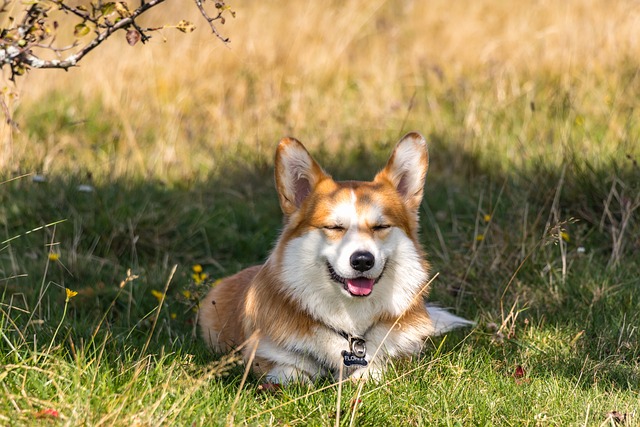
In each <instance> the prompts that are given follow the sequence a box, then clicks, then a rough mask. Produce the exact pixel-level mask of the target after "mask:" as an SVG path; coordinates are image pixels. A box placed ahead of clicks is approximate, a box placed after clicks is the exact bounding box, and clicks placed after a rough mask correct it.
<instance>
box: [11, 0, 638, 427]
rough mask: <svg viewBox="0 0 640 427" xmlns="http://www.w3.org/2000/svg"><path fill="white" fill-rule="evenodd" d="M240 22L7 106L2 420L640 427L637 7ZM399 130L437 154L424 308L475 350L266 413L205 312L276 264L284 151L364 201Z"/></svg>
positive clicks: (492, 5)
mask: <svg viewBox="0 0 640 427" xmlns="http://www.w3.org/2000/svg"><path fill="white" fill-rule="evenodd" d="M172 7H175V9H171V8H172ZM236 10H237V12H238V17H237V18H236V19H235V20H230V21H229V22H228V23H227V27H226V28H225V30H226V31H228V35H229V36H230V37H231V38H232V45H231V46H232V47H231V48H230V49H227V48H225V47H223V46H221V45H220V44H219V43H217V42H216V41H215V40H212V39H211V36H210V34H208V33H207V32H206V31H204V30H203V29H202V28H201V29H200V30H198V31H196V32H195V33H193V34H191V35H188V36H187V35H182V34H178V33H175V34H174V32H171V31H168V30H165V31H163V33H162V34H157V35H156V37H154V39H153V40H152V42H151V44H150V45H148V46H144V47H142V46H136V47H134V48H129V47H128V45H127V46H126V50H125V51H124V54H123V47H122V43H123V42H122V40H120V41H119V40H117V39H116V40H111V41H109V42H108V43H107V44H106V45H105V46H104V48H103V49H102V50H101V51H100V52H101V53H98V51H96V52H95V54H92V55H90V56H89V57H87V58H86V62H83V64H82V66H81V67H80V68H78V69H74V70H70V71H69V72H68V73H64V74H63V73H56V72H53V71H51V72H47V71H41V72H38V71H33V72H31V73H30V74H29V75H28V76H27V77H26V78H24V79H23V80H21V81H20V82H19V83H18V86H17V87H12V86H8V89H7V92H15V93H18V94H19V95H20V97H19V98H15V97H7V98H6V99H7V102H8V103H9V104H10V106H11V107H12V108H13V109H14V110H15V113H14V119H15V120H16V121H17V122H18V123H19V124H20V126H21V129H20V131H19V132H15V131H14V132H11V133H10V132H9V129H8V128H3V132H4V133H3V135H4V137H3V138H2V142H1V143H0V144H2V145H0V148H1V149H2V153H3V154H2V155H0V162H3V166H4V168H3V169H2V172H1V176H0V182H2V184H0V224H1V225H2V233H1V234H0V242H2V243H0V294H1V297H0V387H1V388H2V393H0V407H1V408H5V409H1V410H0V424H8V425H35V424H40V423H43V422H48V423H49V424H64V425H78V424H88V425H127V426H130V425H140V426H142V425H158V424H167V425H190V424H194V425H210V424H214V425H223V424H249V425H331V424H335V423H336V422H339V423H340V424H341V425H363V426H364V425H400V424H402V425H594V426H599V425H612V424H614V423H616V422H617V421H615V420H616V419H618V420H619V419H620V418H621V417H622V416H625V417H626V418H625V419H626V422H627V424H628V425H634V424H637V423H638V419H639V418H638V417H639V416H640V415H639V414H638V411H639V409H640V407H639V405H638V401H640V396H639V390H640V366H639V364H638V363H639V362H638V361H639V360H640V339H639V337H638V327H637V325H639V324H640V315H639V314H638V313H640V301H639V299H638V292H637V289H638V285H639V284H640V281H639V279H638V277H640V263H639V261H638V259H639V258H638V253H639V252H640V240H639V239H638V236H640V221H639V216H638V212H639V204H640V196H638V195H639V194H640V169H639V167H638V165H637V162H638V159H640V143H639V138H640V122H639V121H638V119H637V117H636V116H637V111H636V109H637V107H636V101H635V100H637V98H638V96H640V79H639V78H638V74H637V67H636V66H635V62H634V61H633V60H632V59H631V58H636V57H638V54H639V53H640V52H638V45H637V43H636V42H635V40H639V39H640V38H639V37H638V28H637V25H634V22H636V20H637V16H638V15H637V11H636V10H635V9H633V8H632V6H631V5H630V4H627V3H626V2H616V3H615V4H610V3H608V2H604V1H597V0H590V1H586V2H570V3H566V4H565V3H562V4H561V3H556V2H545V1H543V2H536V3H535V4H529V3H527V2H520V3H517V4H511V3H504V2H498V1H492V0H483V1H479V2H474V3H473V4H466V3H460V4H457V3H455V4H453V5H452V4H451V3H450V2H444V1H433V2H429V3H428V4H427V3H425V4H423V3H419V2H418V3H406V4H403V5H402V6H399V5H398V4H395V3H393V2H381V3H374V2H349V3H347V4H342V3H341V4H337V3H336V4H331V5H328V6H327V5H323V6H322V7H321V6H320V5H319V4H316V3H312V2H308V3H304V2H276V3H273V4H272V5H266V4H262V3H256V4H246V5H244V4H243V5H239V7H238V8H237V9H236ZM163 13H164V14H162V13H161V14H158V15H156V16H155V17H154V19H155V20H156V21H158V20H159V21H162V22H165V21H167V22H168V21H170V20H171V19H173V18H174V17H176V16H179V17H180V19H182V18H183V17H184V18H185V19H191V20H192V21H194V22H196V23H198V22H199V21H198V19H199V18H198V17H197V11H195V8H194V11H189V10H188V8H183V9H178V6H172V5H170V4H169V5H166V8H165V9H164V12H163ZM192 15H193V16H192ZM145 25H146V24H145ZM203 27H204V26H203ZM329 29H330V30H329ZM163 38H166V43H163ZM105 64H108V66H105ZM185 64H186V65H188V66H185ZM411 129H416V130H420V131H422V132H424V133H425V135H426V136H427V137H428V140H429V145H430V159H431V166H430V171H429V176H428V179H427V187H426V192H425V201H424V203H423V206H422V212H421V226H422V233H421V240H422V242H423V244H424V245H425V247H426V249H427V252H428V254H429V259H430V261H431V263H432V265H433V270H434V272H438V273H439V276H438V278H437V279H436V281H435V283H434V287H433V290H432V292H431V295H430V299H431V300H434V301H438V302H440V303H441V304H443V305H444V306H447V307H451V308H452V309H453V310H454V311H456V312H457V313H458V314H460V315H462V316H465V317H469V318H472V319H475V320H476V321H478V327H477V328H476V329H474V330H470V331H458V332H455V333H452V334H449V335H448V336H446V337H444V338H434V339H433V340H430V341H429V342H427V343H425V347H424V351H423V352H422V354H421V356H420V357H419V358H416V359H415V360H412V361H402V362H398V363H397V364H396V365H394V366H392V367H390V368H389V371H388V373H387V376H386V378H385V381H384V382H383V383H381V384H374V383H368V384H365V385H362V386H358V385H353V384H350V383H345V384H341V385H340V386H338V385H336V384H331V383H329V382H323V383H320V384H317V385H316V386H315V387H314V388H313V389H307V388H305V387H301V386H293V387H290V388H287V389H285V390H283V391H282V392H281V393H277V394H265V393H260V392H259V391H258V384H259V383H260V381H259V379H257V378H254V377H251V376H249V378H248V379H247V381H245V382H243V381H242V376H243V373H244V367H243V366H242V364H241V363H240V362H239V360H238V359H237V358H236V357H234V356H233V355H231V356H228V357H221V356H212V355H211V354H209V353H208V351H207V350H206V349H205V348H204V346H203V344H202V343H201V342H200V341H199V340H198V338H197V337H196V336H195V335H194V320H195V312H194V309H195V307H196V303H197V300H198V297H199V296H200V295H202V294H203V293H204V292H205V291H206V289H207V288H208V285H210V284H212V283H214V282H215V280H216V279H218V278H220V277H224V276H225V275H228V274H231V273H234V272H236V271H238V270H239V269H241V268H243V267H246V266H249V265H252V264H255V263H260V262H261V261H262V260H264V258H265V257H266V256H267V254H268V252H269V250H270V248H271V247H272V245H273V242H274V240H275V238H276V236H277V234H278V231H279V228H280V226H281V218H280V213H279V207H278V204H277V196H276V193H275V190H274V188H273V184H272V156H273V151H274V147H275V142H276V141H277V140H278V139H279V138H280V137H282V136H284V135H293V136H296V137H298V138H299V139H301V140H302V141H303V142H305V143H307V144H308V145H309V148H310V149H311V151H312V152H313V154H314V155H315V156H316V157H317V158H318V160H320V162H321V163H322V164H323V165H325V166H326V168H327V169H328V170H329V171H330V172H331V173H333V174H334V176H335V177H336V178H340V179H350V178H355V179H369V178H371V177H372V176H373V174H374V173H375V171H376V170H377V169H378V168H379V167H381V166H382V165H383V164H384V162H385V160H386V157H387V156H388V154H389V152H390V149H391V147H392V146H393V144H394V143H395V141H396V140H397V139H398V137H399V136H400V135H401V134H402V133H404V132H405V131H408V130H411ZM24 174H26V175H25V176H23V175H24ZM34 174H41V175H42V176H43V177H44V178H45V179H46V181H45V182H40V180H39V179H35V180H34ZM80 185H84V186H90V187H88V188H90V189H92V190H93V191H90V192H85V191H80V190H79V188H80V187H79V186H80ZM86 188H87V187H85V189H86ZM196 264H198V265H202V266H203V267H204V273H206V274H207V275H208V277H207V278H206V280H205V283H200V279H202V277H200V276H196V278H194V271H193V269H192V267H193V266H194V265H196ZM176 265H177V267H176V270H175V274H172V271H173V268H174V266H176ZM136 276H137V277H136ZM196 279H197V280H196ZM165 287H166V292H164V291H165ZM67 288H68V289H71V290H74V291H77V292H78V294H77V295H75V296H73V297H71V298H70V299H68V301H66V300H67V293H66V291H65V289H67ZM161 301H162V304H161V303H160V302H161ZM239 390H240V391H239ZM337 408H340V410H339V411H337V410H336V409H337ZM54 411H55V412H54ZM613 411H617V413H613Z"/></svg>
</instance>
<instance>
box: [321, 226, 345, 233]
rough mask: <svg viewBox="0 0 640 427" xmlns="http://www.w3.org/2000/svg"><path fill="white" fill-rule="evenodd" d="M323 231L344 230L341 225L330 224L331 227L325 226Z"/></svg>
mask: <svg viewBox="0 0 640 427" xmlns="http://www.w3.org/2000/svg"><path fill="white" fill-rule="evenodd" d="M322 228H324V229H325V230H333V231H344V230H345V228H344V227H343V226H341V225H338V224H332V225H325V226H324V227H322Z"/></svg>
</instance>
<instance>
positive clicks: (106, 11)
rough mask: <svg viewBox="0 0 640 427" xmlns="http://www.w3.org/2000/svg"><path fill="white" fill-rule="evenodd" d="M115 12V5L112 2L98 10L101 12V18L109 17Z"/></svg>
mask: <svg viewBox="0 0 640 427" xmlns="http://www.w3.org/2000/svg"><path fill="white" fill-rule="evenodd" d="M115 11H116V4H115V3H114V2H112V1H110V2H109V3H105V4H103V5H102V7H101V8H100V12H102V16H109V15H111V14H112V13H113V12H115Z"/></svg>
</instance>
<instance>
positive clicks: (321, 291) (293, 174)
mask: <svg viewBox="0 0 640 427" xmlns="http://www.w3.org/2000/svg"><path fill="white" fill-rule="evenodd" d="M428 163H429V161H428V154H427V147H426V142H425V139H424V138H423V137H422V136H421V135H420V134H418V133H409V134H408V135H406V136H405V137H404V138H402V139H401V140H400V142H398V144H397V145H396V147H395V149H394V151H393V153H392V154H391V157H390V158H389V161H388V162H387V165H386V166H385V168H384V169H382V170H381V171H380V172H379V173H378V174H377V175H376V176H375V178H374V179H373V181H369V182H359V181H342V182H339V181H334V180H333V179H332V178H331V177H330V176H329V175H328V174H327V173H325V172H324V171H323V169H322V168H321V167H320V166H319V165H318V164H317V163H316V161H315V160H314V159H313V158H312V157H311V156H310V155H309V153H308V152H307V150H306V149H305V148H304V146H303V145H302V144H301V143H300V142H299V141H297V140H295V139H292V138H285V139H283V140H282V141H281V142H280V144H279V146H278V150H277V153H276V162H275V167H276V170H275V178H276V187H277V190H278V195H279V199H280V206H281V208H282V211H283V213H284V216H285V227H284V230H283V233H282V236H281V238H280V241H279V243H278V246H277V247H276V250H275V255H276V256H277V258H278V260H279V265H280V276H281V280H282V282H284V283H285V286H286V287H287V291H288V293H289V294H290V295H291V296H293V297H294V298H295V299H296V300H298V301H300V302H301V303H302V304H304V305H308V306H310V307H308V308H312V309H313V307H314V306H315V305H316V304H317V303H316V302H314V301H316V300H318V299H319V298H320V299H321V298H323V297H326V298H328V299H329V300H333V303H335V301H337V300H339V301H342V302H343V303H345V304H356V305H358V304H359V305H360V306H363V305H366V304H369V305H371V304H373V305H376V306H377V308H378V309H380V308H383V307H387V308H390V311H391V312H396V311H401V310H402V309H404V308H405V306H406V305H407V304H408V303H409V302H408V301H409V300H410V299H411V298H412V297H413V295H414V294H415V292H416V291H417V290H419V289H420V287H421V286H422V285H423V284H424V282H425V281H426V279H427V271H426V270H427V265H426V261H424V260H423V256H422V250H421V248H420V246H419V244H418V243H417V240H416V236H417V227H418V210H419V207H420V203H421V201H422V194H423V186H424V181H425V176H426V173H427V168H428ZM364 301H367V303H365V302H364ZM329 309H330V308H329Z"/></svg>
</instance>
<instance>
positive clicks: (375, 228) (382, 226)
mask: <svg viewBox="0 0 640 427" xmlns="http://www.w3.org/2000/svg"><path fill="white" fill-rule="evenodd" d="M389 227H391V226H390V225H389V224H378V225H374V226H373V227H371V229H372V230H373V231H380V230H386V229H387V228H389Z"/></svg>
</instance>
